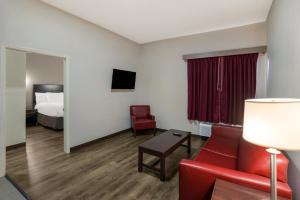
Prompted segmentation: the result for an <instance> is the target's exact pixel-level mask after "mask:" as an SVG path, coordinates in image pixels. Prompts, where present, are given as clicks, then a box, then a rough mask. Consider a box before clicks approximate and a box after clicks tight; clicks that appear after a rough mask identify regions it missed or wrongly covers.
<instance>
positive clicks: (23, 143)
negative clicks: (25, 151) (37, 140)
mask: <svg viewBox="0 0 300 200" xmlns="http://www.w3.org/2000/svg"><path fill="white" fill-rule="evenodd" d="M23 146H26V142H22V143H19V144H14V145H10V146H7V147H6V151H9V150H12V149H16V148H19V147H23Z"/></svg>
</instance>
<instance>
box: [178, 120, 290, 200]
mask: <svg viewBox="0 0 300 200" xmlns="http://www.w3.org/2000/svg"><path fill="white" fill-rule="evenodd" d="M241 136H242V128H240V127H232V126H221V125H214V126H213V128H212V136H211V137H210V138H209V139H208V141H207V142H206V144H205V145H204V147H203V148H202V150H201V151H200V153H199V154H198V155H197V156H196V158H195V159H194V160H186V159H184V160H181V162H180V165H179V199H180V200H196V199H197V200H200V199H210V196H211V194H212V190H213V187H214V183H215V180H216V179H217V178H219V179H223V180H227V181H230V182H233V183H237V184H240V185H244V186H247V187H251V188H254V189H258V190H263V191H266V192H270V160H269V159H270V158H269V154H268V153H267V152H266V151H265V148H263V147H260V146H257V145H254V144H251V143H248V142H246V141H245V140H243V138H242V137H241ZM287 167H288V159H287V158H286V157H285V156H284V155H283V154H280V155H278V156H277V176H278V177H277V191H278V195H279V196H283V197H287V198H292V190H291V188H290V187H289V185H288V184H287Z"/></svg>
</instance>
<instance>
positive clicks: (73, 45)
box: [0, 0, 139, 146]
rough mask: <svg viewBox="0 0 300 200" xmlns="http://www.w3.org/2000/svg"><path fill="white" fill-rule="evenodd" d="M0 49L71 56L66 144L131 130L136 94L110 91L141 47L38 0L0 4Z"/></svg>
mask: <svg viewBox="0 0 300 200" xmlns="http://www.w3.org/2000/svg"><path fill="white" fill-rule="evenodd" d="M0 27H1V29H2V30H1V31H3V37H1V38H0V45H3V44H6V45H13V46H18V47H26V48H32V49H40V50H43V51H49V52H53V53H56V54H58V55H59V54H62V55H68V56H69V58H70V70H69V77H70V82H69V85H70V109H69V111H70V119H69V120H70V144H71V146H75V145H78V144H81V143H85V142H88V141H90V140H93V139H96V138H100V137H103V136H105V135H108V134H111V133H114V132H117V131H120V130H123V129H127V128H129V127H130V119H129V114H128V112H129V111H128V109H129V105H130V104H133V103H135V99H136V95H135V92H123V93H121V92H114V93H112V92H111V90H110V84H111V77H112V68H113V67H118V68H123V69H127V70H133V71H135V70H136V67H137V60H138V56H139V45H138V44H136V43H134V42H132V41H129V40H127V39H125V38H123V37H120V36H118V35H116V34H114V33H112V32H110V31H107V30H105V29H103V28H99V27H96V26H95V25H93V24H90V23H87V22H86V21H83V20H81V19H78V18H76V17H74V16H72V15H69V14H66V13H64V12H62V11H60V10H58V9H56V8H53V7H50V6H49V5H46V4H44V3H42V2H40V1H38V0H0Z"/></svg>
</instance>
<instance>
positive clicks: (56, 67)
mask: <svg viewBox="0 0 300 200" xmlns="http://www.w3.org/2000/svg"><path fill="white" fill-rule="evenodd" d="M34 84H61V85H63V84H64V59H63V58H59V57H54V56H47V55H42V54H36V53H27V56H26V108H27V109H32V88H33V87H32V86H33V85H34Z"/></svg>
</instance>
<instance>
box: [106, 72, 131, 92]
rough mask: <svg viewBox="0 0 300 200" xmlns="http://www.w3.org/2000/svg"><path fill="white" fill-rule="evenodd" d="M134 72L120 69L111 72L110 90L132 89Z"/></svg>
mask: <svg viewBox="0 0 300 200" xmlns="http://www.w3.org/2000/svg"><path fill="white" fill-rule="evenodd" d="M135 76H136V73H135V72H131V71H125V70H120V69H114V70H113V76H112V83H111V89H130V90H132V89H134V88H135Z"/></svg>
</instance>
